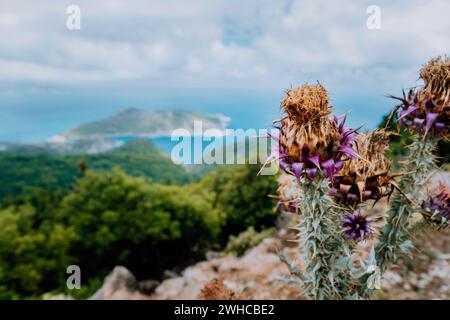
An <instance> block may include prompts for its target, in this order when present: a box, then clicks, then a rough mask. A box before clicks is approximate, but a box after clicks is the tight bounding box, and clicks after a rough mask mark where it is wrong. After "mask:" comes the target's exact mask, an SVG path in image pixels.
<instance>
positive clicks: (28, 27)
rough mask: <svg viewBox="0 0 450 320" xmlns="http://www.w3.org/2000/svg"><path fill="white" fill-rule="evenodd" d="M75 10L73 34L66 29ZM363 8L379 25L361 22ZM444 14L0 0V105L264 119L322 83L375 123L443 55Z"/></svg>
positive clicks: (184, 0)
mask: <svg viewBox="0 0 450 320" xmlns="http://www.w3.org/2000/svg"><path fill="white" fill-rule="evenodd" d="M72 4H75V5H78V6H79V7H80V9H81V29H80V30H69V29H68V28H67V27H66V20H67V19H68V14H67V13H66V10H67V7H68V6H69V5H72ZM370 5H376V6H378V7H379V8H380V13H381V15H380V16H381V25H380V26H381V28H380V29H369V28H368V27H367V19H368V18H369V16H370V13H369V14H368V13H367V8H368V7H369V6H370ZM449 12H450V1H448V0H404V1H401V0H398V1H387V0H371V1H363V0H339V1H329V0H319V1H317V0H315V1H300V0H299V1H288V0H286V1H284V0H271V1H269V0H245V1H242V0H240V1H234V0H205V1H195V0H180V1H170V0H169V1H167V0H164V1H162V0H161V1H159V0H147V1H144V0H132V1H119V0H109V1H96V0H86V1H76V0H71V1H64V0H58V1H56V0H53V1H51V0H35V1H23V0H0V47H1V49H0V108H1V109H0V110H1V112H2V113H3V114H4V115H6V116H9V117H10V118H11V119H14V121H16V124H17V126H19V125H20V126H26V125H27V124H31V123H32V122H33V121H35V120H33V119H32V118H30V116H29V114H33V112H32V111H30V110H31V109H30V108H33V109H32V110H34V111H36V110H41V109H42V108H43V109H42V110H46V112H53V111H55V108H56V106H58V110H59V112H60V114H61V116H62V117H63V118H64V115H62V112H63V111H64V114H65V115H66V117H68V118H71V119H72V116H73V114H74V112H73V111H70V110H69V109H73V108H77V106H79V108H81V109H80V110H84V111H80V113H81V114H84V117H82V118H81V119H82V120H84V119H89V118H95V116H100V115H103V114H106V113H107V112H111V111H113V110H116V109H117V108H120V107H123V106H135V107H145V108H147V107H148V108H150V107H151V108H168V107H170V106H172V105H173V107H176V108H197V109H199V110H201V111H208V108H210V109H211V111H214V112H216V111H220V112H224V113H227V109H226V108H230V109H229V110H230V112H229V113H230V114H231V116H232V117H234V118H236V117H238V116H239V112H238V109H239V110H242V108H243V105H244V104H245V105H246V106H249V108H250V105H251V107H253V108H256V107H255V106H260V107H261V108H264V109H258V110H259V111H261V112H262V113H264V112H267V119H268V118H269V117H271V116H272V115H273V112H272V111H270V110H269V109H267V108H270V106H272V105H273V109H277V108H278V102H279V99H280V97H281V96H282V93H283V90H284V89H286V88H289V87H291V86H296V85H299V84H301V83H303V82H305V81H311V82H315V81H317V80H319V81H321V82H323V83H324V84H325V85H326V86H327V88H328V89H329V91H330V93H331V95H332V97H333V102H334V103H335V104H336V108H337V109H338V110H339V111H340V110H345V109H352V110H354V112H355V113H356V114H359V117H360V118H361V119H362V120H364V121H366V118H367V119H369V121H375V120H373V117H374V116H375V115H377V114H378V117H379V115H380V114H381V113H383V112H385V110H386V108H387V106H388V105H389V103H390V102H389V101H385V98H384V96H385V95H387V94H398V93H399V92H401V89H402V88H406V87H409V86H413V85H416V84H417V82H416V80H417V76H418V69H419V68H420V66H421V65H422V64H423V63H425V62H426V61H427V60H428V59H429V58H430V57H432V56H435V55H439V54H448V53H449V52H450V39H449V35H450V19H448V13H449ZM233 97H234V98H233ZM181 102H182V103H181ZM61 105H64V106H66V109H67V110H66V109H64V108H63V107H62V106H61ZM81 105H89V108H90V111H89V112H87V111H86V110H85V109H82V107H81ZM237 105H238V107H237ZM51 106H53V109H52V108H50V107H51ZM233 107H235V108H234V109H233ZM48 108H50V109H48ZM96 108H98V110H102V111H98V113H96V111H95V109H96ZM106 110H109V111H106ZM380 110H381V111H380ZM86 112H87V113H86ZM261 112H260V113H261ZM361 115H366V118H364V116H361ZM250 116H251V115H250ZM27 117H29V119H27ZM255 117H257V115H255ZM375 118H376V117H375ZM267 119H266V118H264V122H265V121H266V120H267ZM22 120H23V121H25V120H26V121H25V122H23V123H21V121H22ZM40 121H44V122H45V119H43V120H42V119H41V120H40ZM70 124H72V123H70ZM237 124H242V122H240V123H237ZM371 124H372V125H373V124H374V123H371ZM67 125H69V124H67ZM22 129H23V128H22ZM60 129H62V127H61V128H57V129H55V130H60ZM7 130H9V131H8V136H9V135H11V134H13V132H14V130H17V128H16V129H14V130H13V128H11V127H8V128H7ZM5 132H6V131H5ZM17 132H19V131H17ZM24 132H28V131H27V130H25V129H24ZM1 136H2V135H1V134H0V138H1ZM4 136H5V137H6V136H7V135H6V134H5V135H4Z"/></svg>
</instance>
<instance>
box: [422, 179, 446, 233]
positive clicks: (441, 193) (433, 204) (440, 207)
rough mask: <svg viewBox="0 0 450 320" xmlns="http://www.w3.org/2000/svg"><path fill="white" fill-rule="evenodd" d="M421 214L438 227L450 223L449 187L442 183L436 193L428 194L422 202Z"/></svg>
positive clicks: (443, 226)
mask: <svg viewBox="0 0 450 320" xmlns="http://www.w3.org/2000/svg"><path fill="white" fill-rule="evenodd" d="M422 209H423V210H422V215H423V217H424V218H425V219H426V220H427V221H428V222H429V223H430V224H432V225H435V226H437V227H439V228H445V227H448V226H449V224H450V221H449V220H450V188H449V186H446V185H444V184H442V183H440V184H439V189H438V192H437V193H436V194H433V195H429V196H428V198H427V199H426V200H425V201H424V202H423V203H422Z"/></svg>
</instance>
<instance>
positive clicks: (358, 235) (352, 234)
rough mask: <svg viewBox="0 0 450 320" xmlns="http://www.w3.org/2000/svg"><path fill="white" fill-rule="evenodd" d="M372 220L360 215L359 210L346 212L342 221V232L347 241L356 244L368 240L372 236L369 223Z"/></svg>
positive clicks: (363, 214)
mask: <svg viewBox="0 0 450 320" xmlns="http://www.w3.org/2000/svg"><path fill="white" fill-rule="evenodd" d="M372 221H374V219H373V218H371V217H369V216H367V215H366V214H365V213H362V212H361V210H355V211H353V212H346V213H345V215H344V218H343V219H342V231H343V232H344V236H345V237H346V238H348V239H352V240H356V241H358V242H360V241H364V240H366V239H368V238H369V237H370V236H371V235H372V234H373V228H372V227H371V226H370V223H371V222H372Z"/></svg>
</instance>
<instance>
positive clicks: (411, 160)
mask: <svg viewBox="0 0 450 320" xmlns="http://www.w3.org/2000/svg"><path fill="white" fill-rule="evenodd" d="M436 144H437V141H436V140H434V139H431V138H423V137H422V136H418V135H417V136H415V137H414V140H413V142H412V143H411V145H409V155H408V157H407V158H406V161H405V162H404V163H403V167H402V172H403V173H404V174H405V175H404V176H403V179H402V181H401V183H400V190H401V191H402V192H403V193H404V195H402V194H399V193H396V194H395V195H393V197H392V199H391V206H390V208H389V210H388V220H387V223H386V225H385V226H384V228H383V230H382V233H381V237H380V241H379V243H378V245H377V247H376V248H375V249H376V252H377V262H378V266H379V267H380V269H381V272H384V271H386V269H387V268H388V267H389V266H390V265H391V264H393V263H395V261H396V260H397V254H398V252H405V251H406V253H407V251H408V247H410V243H411V242H410V240H409V232H408V228H409V227H410V226H409V222H410V220H409V219H410V217H411V216H412V215H413V214H414V213H415V212H416V211H417V209H418V208H417V207H416V205H415V204H414V201H415V200H416V199H417V197H418V195H419V192H420V190H421V188H422V186H423V184H424V182H425V181H426V180H427V178H428V177H429V175H430V173H431V171H432V170H433V168H434V167H435V162H436V156H435V155H434V150H435V148H436Z"/></svg>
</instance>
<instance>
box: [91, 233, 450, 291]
mask: <svg viewBox="0 0 450 320" xmlns="http://www.w3.org/2000/svg"><path fill="white" fill-rule="evenodd" d="M449 240H450V232H448V231H446V232H442V233H439V234H437V233H429V234H428V235H426V236H423V237H422V238H421V239H418V240H417V241H416V243H417V248H416V252H415V255H414V257H413V258H412V259H402V260H400V261H399V263H398V265H397V266H396V267H394V268H393V269H392V270H391V271H388V272H387V273H386V274H385V277H384V281H383V283H382V286H383V289H382V290H381V291H380V292H379V293H378V295H377V297H376V298H377V299H450V290H449V288H450V244H449V243H450V242H449ZM280 248H281V249H282V250H283V252H284V253H285V255H286V256H287V257H288V259H290V260H293V261H296V262H299V259H298V254H297V252H298V249H297V248H296V247H293V246H291V245H290V243H289V242H287V241H284V240H280V239H279V238H269V239H266V240H264V241H263V242H262V243H260V244H259V245H258V246H256V247H254V248H252V249H250V250H249V251H247V253H246V254H245V255H243V256H242V257H221V258H214V259H210V260H208V261H203V262H200V263H197V264H195V265H193V266H191V267H188V268H187V269H185V270H184V271H183V272H182V274H181V275H180V276H178V277H173V278H171V279H167V280H164V281H163V282H162V283H161V284H159V285H158V286H155V287H153V288H151V289H150V290H153V289H154V292H153V293H152V294H150V295H146V294H143V293H141V292H140V291H139V287H142V286H143V283H138V282H137V281H136V280H135V279H134V277H133V275H132V274H131V273H129V271H128V270H126V269H125V268H123V267H116V269H115V270H114V271H113V273H112V274H111V275H110V277H109V278H107V279H106V280H105V284H104V286H103V287H102V288H101V289H100V290H99V291H98V292H97V293H96V294H95V295H94V296H93V297H92V298H93V299H201V298H204V296H203V295H202V289H203V288H204V287H205V285H206V284H207V283H209V282H210V281H211V280H214V279H218V280H219V281H222V283H223V285H224V287H225V288H226V289H229V290H230V291H232V292H234V293H235V296H234V298H241V299H304V296H303V295H302V292H301V290H299V288H298V287H296V286H295V285H291V284H288V283H286V282H285V281H281V280H280V278H281V277H282V276H288V272H287V269H286V266H285V265H284V264H283V263H281V262H280V259H279V258H278V256H277V254H276V251H277V250H278V249H280ZM141 291H142V290H141Z"/></svg>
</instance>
